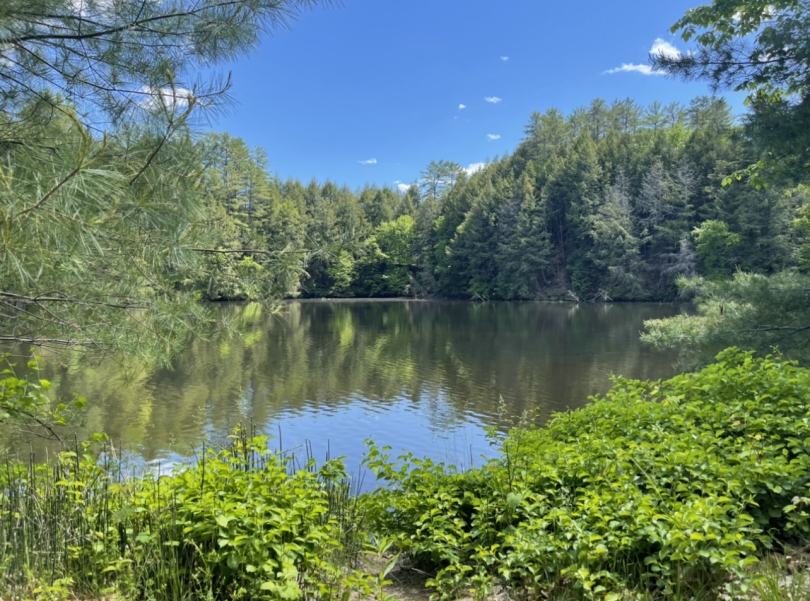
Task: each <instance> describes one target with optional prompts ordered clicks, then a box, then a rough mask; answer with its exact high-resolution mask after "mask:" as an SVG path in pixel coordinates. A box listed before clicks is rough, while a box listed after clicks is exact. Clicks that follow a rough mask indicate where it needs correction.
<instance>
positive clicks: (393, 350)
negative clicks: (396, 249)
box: [43, 301, 683, 470]
mask: <svg viewBox="0 0 810 601" xmlns="http://www.w3.org/2000/svg"><path fill="white" fill-rule="evenodd" d="M222 310H223V311H225V312H226V313H228V314H229V315H230V316H231V317H232V318H233V319H234V321H235V323H236V324H237V330H238V331H239V333H240V335H239V336H238V337H236V338H233V337H225V336H219V337H218V336H214V337H207V338H206V339H197V340H194V341H192V343H191V344H190V346H189V347H188V349H187V350H186V352H185V353H184V354H183V355H182V356H181V357H180V358H179V359H178V361H177V362H176V364H175V365H174V367H173V368H172V369H162V370H158V371H153V372H148V373H147V372H143V373H140V374H132V373H131V372H127V373H125V372H124V371H123V370H122V368H121V367H120V366H119V365H118V364H117V363H115V362H114V361H109V362H106V363H102V364H100V365H89V364H87V363H85V362H82V361H79V360H75V361H71V362H69V363H67V364H62V365H58V364H57V363H56V362H55V361H51V360H48V359H47V357H46V364H45V368H44V373H43V376H44V377H47V378H48V379H50V380H51V381H52V382H53V384H54V388H53V391H54V393H55V394H56V395H70V394H72V393H78V394H80V395H82V396H85V397H86V398H87V399H88V409H87V416H86V428H87V430H88V431H90V432H94V431H104V432H106V433H108V434H109V435H110V436H111V437H112V440H113V441H114V444H115V445H116V446H117V447H118V448H119V449H124V450H125V451H126V452H127V453H128V454H129V455H130V456H133V457H137V458H140V459H142V460H144V461H146V462H160V463H162V464H164V465H166V464H171V463H174V462H177V461H182V460H183V459H184V458H187V457H190V456H192V455H193V454H194V453H195V452H197V451H199V449H200V448H201V447H202V445H203V444H221V443H223V442H224V441H225V440H226V438H227V435H228V434H229V433H230V432H231V431H232V430H233V428H234V427H236V426H237V425H238V424H240V423H242V424H252V425H253V426H254V427H255V428H256V429H257V430H259V431H260V432H262V433H266V434H268V435H271V436H273V437H274V438H275V440H274V441H273V443H272V444H273V446H275V447H280V448H283V449H285V450H292V451H295V452H296V453H297V454H298V456H299V457H300V456H303V455H305V448H306V445H310V446H311V449H312V452H313V453H314V455H315V457H316V458H318V459H323V458H324V457H325V456H326V454H327V453H329V454H330V455H331V456H332V457H337V456H346V457H347V466H348V467H349V469H350V470H357V468H358V465H359V461H360V459H361V458H362V455H363V452H364V450H365V446H364V443H363V441H364V440H366V439H369V438H371V439H374V440H375V441H377V442H378V443H380V444H386V445H390V446H391V447H393V450H394V452H395V453H397V452H398V451H400V450H402V449H406V450H408V451H411V452H413V453H414V454H416V455H419V456H423V455H426V456H431V457H433V458H434V459H438V460H443V461H449V462H451V463H455V464H457V465H459V466H467V465H470V464H471V463H472V464H476V463H478V464H480V462H481V456H482V455H491V454H492V453H493V450H492V449H491V447H490V444H489V442H488V439H487V436H486V431H487V428H488V427H493V426H494V427H495V428H497V429H498V430H499V431H504V430H505V429H506V428H507V427H508V426H509V424H512V423H514V421H515V419H516V418H517V416H520V415H522V414H523V413H524V412H529V415H530V416H531V419H533V420H534V421H536V422H541V423H542V422H544V421H545V420H547V419H548V417H549V416H550V415H551V414H552V413H553V412H556V411H565V410H566V409H571V408H576V407H580V406H582V405H584V404H586V403H587V402H588V397H589V396H590V395H593V394H596V393H603V392H605V391H606V390H607V389H608V388H609V387H610V375H611V374H619V375H623V376H627V377H633V378H652V379H657V378H665V377H669V376H671V375H672V373H673V368H672V364H673V363H674V361H675V357H674V356H673V355H670V354H666V353H657V352H654V351H652V350H650V349H648V348H645V347H643V346H642V345H641V344H640V343H639V340H638V335H639V331H640V330H641V328H642V324H643V321H644V320H645V319H652V318H659V317H667V316H671V315H674V314H677V313H678V312H680V311H682V310H683V308H682V307H679V306H677V305H658V304H599V305H579V306H575V305H570V304H551V303H480V304H475V303H465V302H433V301H347V302H340V301H312V302H306V301H302V302H290V303H287V304H285V305H284V306H283V307H282V309H281V311H280V312H279V313H278V314H268V313H266V312H265V311H263V310H262V309H261V307H260V306H259V305H248V306H239V305H230V306H224V307H223V308H222Z"/></svg>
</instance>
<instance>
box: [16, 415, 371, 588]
mask: <svg viewBox="0 0 810 601" xmlns="http://www.w3.org/2000/svg"><path fill="white" fill-rule="evenodd" d="M266 442H267V441H266V440H264V439H263V438H261V437H253V436H249V435H248V434H247V433H246V432H245V431H244V430H243V431H240V432H238V433H237V434H236V435H235V436H234V437H233V440H232V444H231V445H230V446H229V447H228V448H226V449H221V450H208V451H206V452H204V453H203V454H202V456H201V457H200V459H199V460H198V461H197V462H196V463H195V464H193V465H191V466H188V467H185V468H180V469H178V470H176V471H175V472H173V473H171V474H169V475H163V476H160V477H158V476H155V475H153V474H143V475H140V476H131V475H127V474H126V473H125V472H124V470H123V469H122V467H121V464H120V462H117V461H116V460H115V459H114V458H113V457H112V455H111V453H109V452H106V451H107V449H106V447H105V446H104V445H103V443H102V444H101V448H100V449H99V448H96V449H94V448H93V445H92V444H84V445H79V446H78V447H77V448H76V449H74V450H73V451H71V452H66V453H62V454H61V455H60V456H59V457H58V458H57V459H56V460H55V461H52V462H51V463H49V464H47V465H40V464H34V463H28V464H21V463H11V462H6V463H5V464H4V465H3V467H2V468H0V598H3V599H31V598H41V599H68V598H102V597H107V598H127V599H154V600H158V601H163V600H167V601H168V600H171V601H177V600H186V599H223V598H228V599H252V598H269V599H294V598H302V599H325V600H331V599H340V600H344V599H345V598H348V597H347V595H348V594H350V593H352V592H354V593H357V594H363V595H366V596H375V595H376V596H379V595H377V593H376V592H375V591H377V592H378V591H379V588H380V579H379V575H374V574H370V573H367V572H365V571H363V570H362V569H359V565H360V563H361V558H362V557H363V555H364V554H365V553H367V552H369V549H368V541H367V539H366V537H365V529H364V526H363V519H362V514H361V512H360V511H359V506H358V497H357V495H354V494H352V492H351V490H350V486H349V483H348V480H347V479H346V476H345V473H344V472H343V468H342V465H341V464H340V463H339V462H334V461H327V462H326V463H325V464H324V465H322V466H320V467H317V466H316V465H315V462H314V461H312V460H310V461H308V462H307V463H306V464H305V465H304V466H303V467H302V469H296V468H295V467H294V465H293V460H292V459H291V458H289V457H284V456H282V455H280V454H278V453H275V452H272V451H270V450H269V449H268V446H267V444H266ZM99 451H100V452H99Z"/></svg>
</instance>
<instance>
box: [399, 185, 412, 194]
mask: <svg viewBox="0 0 810 601" xmlns="http://www.w3.org/2000/svg"><path fill="white" fill-rule="evenodd" d="M410 187H411V186H410V185H409V184H403V183H399V184H397V190H399V191H400V192H403V193H404V192H407V191H408V189H409V188H410Z"/></svg>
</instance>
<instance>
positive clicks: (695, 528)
mask: <svg viewBox="0 0 810 601" xmlns="http://www.w3.org/2000/svg"><path fill="white" fill-rule="evenodd" d="M808 399H810V371H808V370H805V369H801V368H798V367H796V366H795V365H794V364H792V363H788V362H782V361H778V360H774V359H771V358H767V359H754V358H753V357H752V355H751V354H750V353H748V354H746V353H741V352H739V351H737V350H735V349H731V350H728V351H725V352H724V353H722V354H720V355H719V356H718V357H717V363H716V364H714V365H712V366H710V367H708V368H706V369H704V370H703V371H701V372H699V373H697V374H688V375H683V376H678V377H675V378H673V379H671V380H668V381H659V382H640V381H633V380H626V379H622V378H618V379H617V380H616V381H615V384H614V387H613V389H612V390H611V392H609V393H608V394H607V395H606V397H604V398H596V399H594V400H593V401H594V402H593V403H592V404H591V405H590V406H588V407H586V408H584V409H580V410H577V411H574V412H571V413H568V414H563V415H557V416H555V417H554V418H553V419H552V420H551V422H550V423H549V424H548V426H547V427H546V428H544V429H541V430H525V429H521V428H517V429H515V430H513V431H511V432H510V435H509V437H508V438H506V439H505V440H504V441H503V443H502V453H501V457H500V458H499V459H495V460H491V461H490V462H488V463H487V464H486V465H485V466H484V467H482V468H480V469H472V470H469V471H467V472H464V473H460V472H458V471H456V470H455V469H454V468H453V467H452V466H446V465H443V464H434V463H433V462H431V461H430V460H426V459H425V460H420V459H416V458H414V457H412V456H410V455H407V456H404V457H401V458H400V460H399V462H396V461H392V460H391V459H390V457H389V454H388V453H387V451H388V449H386V448H382V449H380V448H378V447H376V446H375V445H373V444H372V445H371V446H370V451H369V456H368V459H367V465H368V466H369V467H370V468H371V469H372V470H373V471H374V473H376V474H377V476H378V478H380V479H381V480H382V481H383V482H384V483H386V484H387V487H386V488H382V489H379V490H378V491H377V492H375V493H373V494H372V495H371V496H369V497H368V499H367V500H366V503H367V505H368V510H369V518H370V520H371V526H372V528H374V529H377V530H379V531H381V532H382V533H385V534H387V535H390V536H393V537H395V540H396V541H397V544H398V545H399V546H400V548H402V549H403V550H404V551H405V552H407V553H409V554H410V555H411V556H412V557H413V558H414V559H415V560H416V561H417V562H419V563H420V564H421V565H422V567H423V569H431V570H434V571H435V573H436V576H435V578H433V579H432V580H431V581H430V583H429V584H430V585H431V586H433V587H434V588H435V589H436V597H437V598H439V599H452V598H455V595H457V594H459V593H460V592H461V591H463V590H464V589H466V588H467V587H473V588H474V589H475V590H476V591H477V593H478V595H479V596H482V597H483V596H486V591H488V590H491V588H492V587H493V586H494V585H496V584H500V585H504V586H506V587H508V588H511V589H513V590H515V591H517V592H519V594H521V595H524V596H527V597H528V598H535V597H539V596H545V595H553V594H555V593H559V592H561V591H565V590H568V589H571V588H574V589H576V590H578V591H579V592H580V594H581V595H583V596H584V597H585V598H600V599H601V598H604V599H612V600H615V599H620V598H628V596H629V598H633V597H634V596H641V597H649V596H650V595H654V596H657V595H662V596H664V597H671V596H682V597H693V598H694V596H698V595H703V596H705V597H706V598H716V594H717V591H718V589H719V588H721V587H723V586H725V587H727V588H728V589H729V591H730V592H732V593H734V592H741V591H744V590H746V589H747V588H748V586H749V585H750V583H751V576H750V573H749V571H748V570H747V567H748V566H749V565H751V564H754V563H756V562H757V561H758V559H757V557H758V554H759V553H760V552H762V551H764V550H766V549H770V548H773V547H775V546H778V545H781V544H783V543H785V542H789V541H792V540H800V539H802V538H803V537H806V536H807V534H808V533H809V531H810V521H808V518H810V512H809V511H808V507H807V503H808V496H809V495H808V482H810V447H808V444H807V440H808V435H809V434H810V431H808V423H810V407H808V404H807V403H808Z"/></svg>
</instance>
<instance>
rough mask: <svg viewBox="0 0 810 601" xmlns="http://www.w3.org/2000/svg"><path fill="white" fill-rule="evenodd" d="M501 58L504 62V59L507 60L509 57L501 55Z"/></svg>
mask: <svg viewBox="0 0 810 601" xmlns="http://www.w3.org/2000/svg"><path fill="white" fill-rule="evenodd" d="M501 60H502V61H503V62H506V61H508V60H509V57H508V56H502V57H501Z"/></svg>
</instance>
